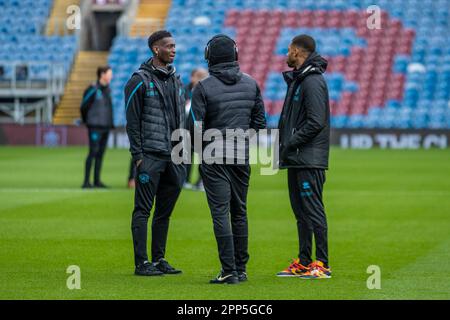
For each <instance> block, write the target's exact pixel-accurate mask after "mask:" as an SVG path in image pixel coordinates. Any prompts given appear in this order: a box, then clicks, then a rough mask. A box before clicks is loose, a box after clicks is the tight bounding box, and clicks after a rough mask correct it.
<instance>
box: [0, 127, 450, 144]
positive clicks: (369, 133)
mask: <svg viewBox="0 0 450 320" xmlns="http://www.w3.org/2000/svg"><path fill="white" fill-rule="evenodd" d="M273 133H275V132H274V131H273V129H272V131H271V136H272V137H273V136H274V134H273ZM449 141H450V130H437V129H436V130H433V129H422V130H415V129H333V130H332V131H331V143H332V145H334V146H339V147H341V148H345V149H371V148H380V149H430V148H439V149H446V148H448V146H449ZM87 144H88V137H87V130H86V128H85V127H83V126H53V125H35V124H25V125H19V124H2V125H0V145H35V146H47V147H58V146H71V145H74V146H75V145H87ZM108 146H109V147H110V148H126V149H127V148H128V147H129V142H128V137H127V134H126V132H125V128H116V129H114V130H112V131H111V135H110V137H109V141H108Z"/></svg>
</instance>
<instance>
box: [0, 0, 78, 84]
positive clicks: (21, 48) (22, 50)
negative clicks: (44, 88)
mask: <svg viewBox="0 0 450 320" xmlns="http://www.w3.org/2000/svg"><path fill="white" fill-rule="evenodd" d="M51 7H52V1H51V0H20V1H19V0H0V12H1V13H0V26H1V29H0V42H1V43H2V45H1V46H0V61H3V62H21V63H26V62H27V61H31V62H32V64H31V66H30V73H29V76H30V78H31V79H46V78H48V77H50V73H49V63H59V64H62V65H63V66H64V70H65V72H67V71H68V70H69V69H70V66H71V64H72V61H73V55H74V53H75V50H76V41H75V37H74V36H45V35H41V32H42V31H43V28H44V27H45V24H46V21H47V19H48V16H49V13H50V9H51ZM11 53H14V54H11ZM12 74H13V71H12V65H11V64H6V65H5V74H4V75H3V77H4V79H3V80H7V79H10V78H11V77H12Z"/></svg>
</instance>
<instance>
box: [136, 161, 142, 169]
mask: <svg viewBox="0 0 450 320" xmlns="http://www.w3.org/2000/svg"><path fill="white" fill-rule="evenodd" d="M141 163H142V159H139V160H138V161H136V168H139V166H140V165H141Z"/></svg>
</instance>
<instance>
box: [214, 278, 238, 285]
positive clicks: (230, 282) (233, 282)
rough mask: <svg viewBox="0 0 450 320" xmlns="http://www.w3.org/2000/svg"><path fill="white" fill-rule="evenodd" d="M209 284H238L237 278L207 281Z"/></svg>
mask: <svg viewBox="0 0 450 320" xmlns="http://www.w3.org/2000/svg"><path fill="white" fill-rule="evenodd" d="M209 283H210V284H239V280H238V279H236V280H226V281H223V282H215V280H211V281H209Z"/></svg>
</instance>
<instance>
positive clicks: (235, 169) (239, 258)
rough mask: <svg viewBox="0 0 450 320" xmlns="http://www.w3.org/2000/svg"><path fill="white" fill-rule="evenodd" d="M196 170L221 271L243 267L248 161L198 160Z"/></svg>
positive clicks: (246, 237) (246, 229) (245, 250)
mask: <svg viewBox="0 0 450 320" xmlns="http://www.w3.org/2000/svg"><path fill="white" fill-rule="evenodd" d="M200 173H201V176H202V179H203V185H204V187H205V191H206V197H207V199H208V205H209V209H210V211H211V216H212V219H213V224H214V235H215V237H216V241H217V247H218V250H219V258H220V262H221V264H222V269H223V270H224V271H225V272H232V271H245V270H246V265H247V262H248V259H249V255H248V223H247V191H248V184H249V179H250V166H249V165H223V164H202V165H200Z"/></svg>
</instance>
